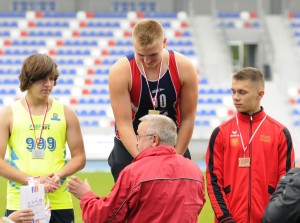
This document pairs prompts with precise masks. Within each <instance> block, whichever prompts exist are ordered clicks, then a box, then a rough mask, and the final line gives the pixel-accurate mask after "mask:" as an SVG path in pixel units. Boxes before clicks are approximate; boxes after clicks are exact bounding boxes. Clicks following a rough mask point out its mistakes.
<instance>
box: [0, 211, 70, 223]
mask: <svg viewBox="0 0 300 223" xmlns="http://www.w3.org/2000/svg"><path fill="white" fill-rule="evenodd" d="M13 212H14V211H12V210H6V212H5V216H6V217H8V215H10V214H11V213H13ZM74 222H75V221H74V210H73V209H62V210H51V218H50V222H49V223H74Z"/></svg>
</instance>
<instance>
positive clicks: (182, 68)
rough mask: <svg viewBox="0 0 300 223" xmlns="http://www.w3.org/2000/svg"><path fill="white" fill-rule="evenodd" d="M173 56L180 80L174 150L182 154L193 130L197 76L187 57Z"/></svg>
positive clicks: (196, 101) (196, 99)
mask: <svg viewBox="0 0 300 223" xmlns="http://www.w3.org/2000/svg"><path fill="white" fill-rule="evenodd" d="M175 56H176V61H177V66H178V71H179V77H180V82H181V96H180V114H181V123H180V127H179V131H178V139H177V143H176V151H177V153H179V154H184V152H185V151H186V148H187V147H188V144H189V142H190V140H191V137H192V134H193V130H194V124H195V117H196V109H197V103H198V76H197V71H196V69H195V67H194V65H193V64H192V63H191V61H190V60H189V59H188V58H187V57H185V56H183V55H181V54H178V53H176V54H175Z"/></svg>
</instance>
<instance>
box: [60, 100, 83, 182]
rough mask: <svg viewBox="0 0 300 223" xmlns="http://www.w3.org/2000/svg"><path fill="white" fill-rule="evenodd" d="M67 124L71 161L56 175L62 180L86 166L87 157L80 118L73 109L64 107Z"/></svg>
mask: <svg viewBox="0 0 300 223" xmlns="http://www.w3.org/2000/svg"><path fill="white" fill-rule="evenodd" d="M64 112H65V118H66V122H67V133H66V134H67V143H68V147H69V150H70V153H71V160H70V161H69V162H68V163H67V164H66V165H65V166H64V167H63V168H62V169H61V170H60V171H59V172H57V173H56V174H57V175H58V176H59V177H60V178H65V177H68V176H70V175H72V174H74V173H76V172H77V171H79V170H81V169H82V168H83V167H84V166H85V162H86V156H85V150H84V143H83V138H82V134H81V129H80V124H79V120H78V117H77V115H76V113H75V111H74V110H73V109H71V108H70V107H68V106H66V105H65V106H64Z"/></svg>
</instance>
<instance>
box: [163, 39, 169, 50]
mask: <svg viewBox="0 0 300 223" xmlns="http://www.w3.org/2000/svg"><path fill="white" fill-rule="evenodd" d="M167 43H168V40H167V38H164V43H163V47H164V48H166V46H167Z"/></svg>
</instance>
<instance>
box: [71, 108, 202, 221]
mask: <svg viewBox="0 0 300 223" xmlns="http://www.w3.org/2000/svg"><path fill="white" fill-rule="evenodd" d="M140 120H141V121H142V122H141V123H140V124H139V127H138V130H137V133H138V135H137V150H138V151H139V152H140V153H139V154H138V155H137V156H136V157H135V159H134V160H133V162H132V163H131V164H130V165H128V166H127V167H125V169H124V170H123V171H121V174H120V176H119V178H118V180H117V182H116V184H115V186H114V187H113V189H112V191H111V193H110V195H109V196H108V197H102V198H100V197H99V196H97V195H95V194H94V193H92V192H91V188H90V187H89V186H88V183H87V182H85V183H83V182H82V181H81V180H80V179H79V178H77V177H75V176H74V177H72V178H71V179H70V180H69V181H68V183H67V184H68V189H69V191H70V192H71V193H72V194H73V195H74V196H75V197H77V198H78V199H80V200H81V201H80V207H81V209H82V216H83V217H82V218H83V220H84V222H85V223H95V222H97V223H101V222H127V223H140V222H151V223H162V222H163V223H168V222H170V223H173V222H184V223H196V222H197V219H198V215H199V213H200V211H201V209H202V207H203V205H204V203H205V192H204V178H203V175H202V173H201V170H200V168H199V167H198V166H197V164H196V163H195V162H193V161H191V160H190V159H188V158H184V157H183V156H182V155H179V154H176V150H175V148H174V145H175V143H176V140H177V127H176V125H175V123H174V121H173V120H172V119H171V118H169V117H167V116H164V115H153V114H152V115H146V116H143V117H142V118H140Z"/></svg>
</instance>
